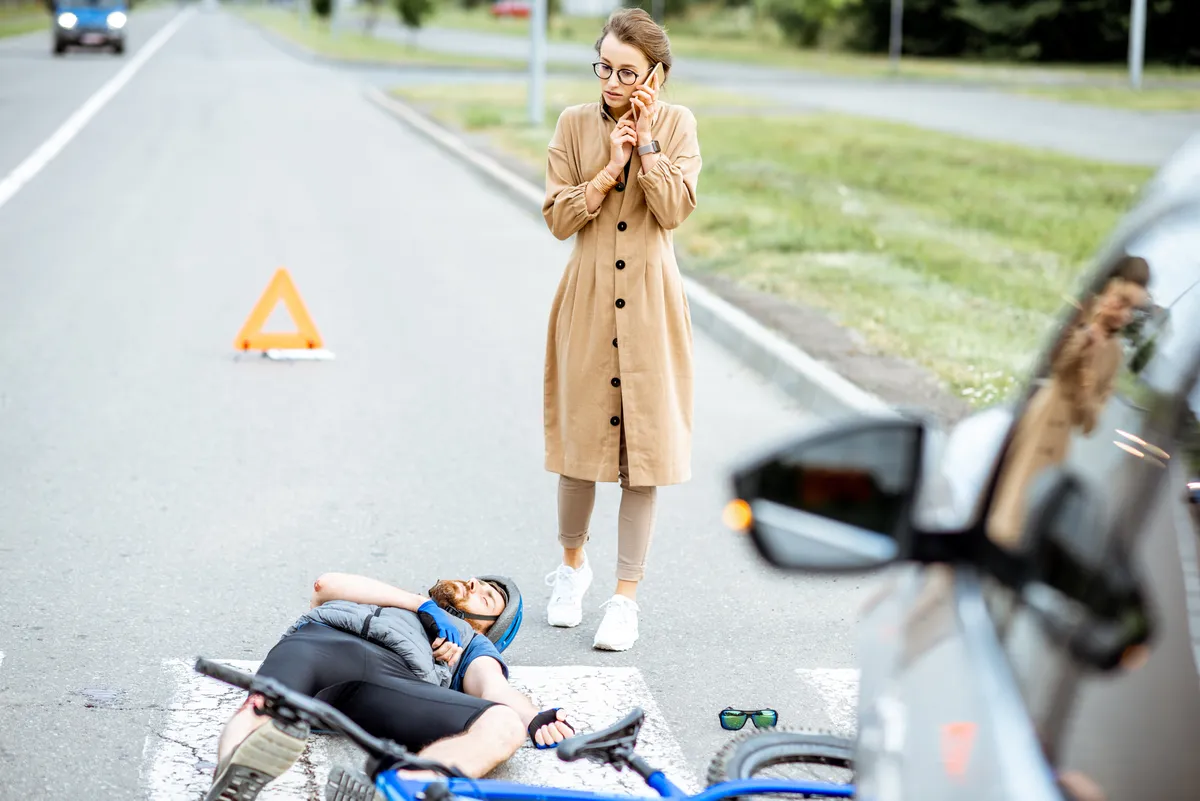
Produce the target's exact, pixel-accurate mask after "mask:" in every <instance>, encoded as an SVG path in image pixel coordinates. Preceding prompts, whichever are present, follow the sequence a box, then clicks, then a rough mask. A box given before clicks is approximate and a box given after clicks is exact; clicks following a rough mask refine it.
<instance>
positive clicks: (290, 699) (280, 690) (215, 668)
mask: <svg viewBox="0 0 1200 801" xmlns="http://www.w3.org/2000/svg"><path fill="white" fill-rule="evenodd" d="M195 670H196V672H197V673H200V674H203V675H205V676H210V677H212V678H214V679H217V680H219V681H223V682H225V683H226V684H231V685H233V686H234V687H238V688H241V689H243V690H245V691H246V692H249V693H254V694H258V695H262V696H263V698H265V699H266V703H265V704H264V705H263V708H262V709H261V710H257V711H258V713H259V714H261V715H267V716H269V717H272V718H275V719H277V720H283V721H285V722H289V723H291V722H296V721H303V722H305V723H308V724H309V725H310V726H311V725H313V724H316V725H318V726H323V727H325V728H328V729H331V730H333V731H335V732H338V733H340V734H343V735H345V736H346V737H347V738H349V739H350V740H351V741H352V742H353V743H354V744H355V745H357V746H358V747H359V748H361V749H362V750H363V751H365V752H367V754H368V755H369V756H371V757H373V758H374V759H376V760H379V761H380V762H384V763H386V764H387V767H388V768H398V769H401V770H431V771H436V772H437V773H441V774H443V775H445V776H456V777H460V778H463V777H464V776H465V774H463V773H462V772H461V771H459V770H457V769H456V768H452V767H449V766H447V765H443V764H442V763H440V762H433V761H430V760H427V759H421V758H419V757H416V756H414V755H413V754H412V752H410V751H409V750H408V749H407V748H405V747H404V746H402V745H400V744H399V743H397V742H393V741H392V740H385V739H380V738H378V737H375V736H374V735H372V734H370V733H369V732H367V731H366V730H365V729H363V728H362V727H361V726H359V725H358V724H357V723H355V722H354V721H352V720H350V718H348V717H346V716H345V715H344V714H342V713H341V712H339V711H338V710H336V709H334V708H333V707H331V706H330V705H329V704H327V703H325V702H323V701H319V700H317V699H316V698H313V697H311V696H308V695H304V694H303V693H298V692H296V691H294V690H289V689H288V688H287V687H284V686H283V685H282V684H280V683H279V682H278V681H276V680H275V679H271V678H267V677H264V676H256V675H254V674H252V673H246V672H245V671H242V670H238V669H237V668H233V667H230V666H228V665H222V664H221V663H220V662H214V661H212V660H211V659H205V658H204V657H197V658H196V665H195Z"/></svg>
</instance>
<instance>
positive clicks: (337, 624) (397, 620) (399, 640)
mask: <svg viewBox="0 0 1200 801" xmlns="http://www.w3.org/2000/svg"><path fill="white" fill-rule="evenodd" d="M313 620H315V621H317V622H319V623H324V624H325V625H327V626H331V627H333V628H335V629H339V630H341V631H344V632H347V633H349V634H354V635H356V636H359V637H362V638H363V639H365V640H369V641H370V642H373V643H375V644H377V645H381V646H383V647H384V648H386V649H387V650H389V651H391V652H392V653H394V654H395V655H396V656H398V657H400V659H401V660H403V661H404V664H405V665H407V666H408V668H409V669H410V670H411V671H412V672H413V673H414V674H415V675H416V676H417V678H419V679H421V680H422V681H427V682H429V683H430V684H437V685H439V686H442V687H449V686H450V681H451V679H452V678H453V671H452V670H451V669H450V668H449V666H447V665H445V664H443V663H441V662H435V661H434V659H433V649H432V648H430V647H429V638H428V637H426V636H425V629H424V628H422V627H421V620H420V618H418V617H417V614H416V612H409V611H408V610H406V609H396V608H395V607H390V606H373V605H369V604H356V603H351V602H350V601H328V602H326V603H323V604H321V605H320V606H318V607H317V608H316V609H310V610H309V611H307V612H305V613H304V615H303V616H302V617H300V619H299V620H297V621H296V622H295V623H293V624H292V625H291V626H290V627H289V628H288V630H287V632H286V633H285V634H284V635H283V636H284V637H287V636H288V635H290V634H294V633H295V632H296V630H297V629H299V628H300V627H301V626H302V625H304V624H305V623H307V622H309V621H313ZM451 620H452V621H453V622H454V625H455V626H457V627H458V630H459V634H460V636H461V639H462V643H463V647H464V648H466V647H467V644H468V643H469V642H470V640H471V638H472V637H473V636H475V631H474V630H473V629H472V628H471V626H470V624H469V623H467V622H466V621H465V620H459V619H458V618H456V617H452V618H451Z"/></svg>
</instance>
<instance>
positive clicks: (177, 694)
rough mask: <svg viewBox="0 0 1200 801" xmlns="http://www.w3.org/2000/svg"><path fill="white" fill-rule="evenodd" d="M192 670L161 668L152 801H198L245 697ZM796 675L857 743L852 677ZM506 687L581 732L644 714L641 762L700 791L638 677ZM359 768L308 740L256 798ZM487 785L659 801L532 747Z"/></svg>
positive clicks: (513, 677)
mask: <svg viewBox="0 0 1200 801" xmlns="http://www.w3.org/2000/svg"><path fill="white" fill-rule="evenodd" d="M217 661H220V662H223V663H224V664H227V665H230V666H232V667H236V668H238V669H240V670H244V671H247V672H251V673H252V672H254V671H256V670H257V669H258V666H259V664H260V662H258V661H252V660H236V659H235V660H217ZM193 664H194V663H193V662H192V661H191V660H182V659H172V660H166V661H164V662H163V669H164V670H165V671H166V672H167V673H168V674H169V676H170V678H171V680H172V684H173V686H174V687H175V691H174V694H173V696H172V698H171V700H170V702H169V703H168V705H167V707H166V719H165V721H162V728H161V730H160V731H159V732H158V733H152V734H150V735H149V736H147V738H146V743H145V748H144V754H143V760H144V761H143V765H144V767H143V771H142V783H143V786H144V787H145V789H146V797H147V798H148V799H150V800H151V801H176V800H177V799H178V801H196V799H197V798H200V797H202V796H203V794H204V792H205V791H206V790H207V789H208V786H209V785H210V783H211V782H212V773H213V769H214V768H215V760H216V754H217V739H218V738H219V736H220V733H221V728H222V727H223V726H224V725H225V722H226V721H227V720H228V719H229V717H230V716H231V715H232V714H233V713H234V711H236V709H237V708H238V706H240V704H241V702H242V700H243V698H244V693H243V692H242V691H241V690H239V689H237V688H235V687H230V686H229V685H227V684H224V683H223V682H220V681H217V680H216V679H212V678H209V677H207V676H202V675H200V674H198V673H196V672H195V671H194V670H193ZM795 675H797V676H798V677H799V679H800V681H801V683H802V684H803V686H804V687H805V688H806V691H807V692H808V693H809V694H810V695H811V696H813V698H812V701H813V703H814V705H816V706H818V707H820V708H822V710H823V712H824V717H825V719H826V721H827V723H826V724H825V725H824V727H825V728H831V729H833V730H834V731H835V732H837V733H838V734H842V735H844V736H847V737H853V736H854V734H855V730H856V725H855V717H856V715H855V713H856V706H857V695H858V681H859V672H858V670H855V669H853V668H798V669H796V670H795ZM509 680H510V682H511V683H512V685H513V686H514V687H515V688H517V689H518V690H520V691H522V692H524V693H525V694H526V695H528V696H529V697H530V699H531V700H532V702H533V705H534V706H535V707H537V708H538V709H545V708H548V707H552V706H560V707H562V708H563V709H565V710H566V711H567V712H568V714H569V715H570V718H571V721H572V723H573V724H575V726H576V727H577V729H578V730H579V731H580V732H587V731H595V730H597V729H600V728H604V727H605V726H610V725H612V724H613V723H615V722H617V720H619V719H620V718H621V717H622V716H624V715H625V714H626V713H627V712H628V711H629V710H631V709H633V708H634V707H641V708H642V709H643V710H644V711H645V713H646V720H645V723H644V724H643V726H642V730H641V734H640V735H639V737H638V753H639V754H641V755H642V756H643V757H644V758H645V759H646V761H647V762H649V763H650V764H651V765H654V766H656V767H659V768H662V769H663V770H664V772H665V773H666V774H667V776H669V777H670V778H671V780H672V781H674V782H675V783H676V784H677V785H679V786H680V787H681V788H682V789H683V790H684V791H686V792H689V793H695V792H698V791H699V789H700V788H701V785H700V783H699V781H698V777H697V775H696V774H695V773H694V772H693V771H692V770H691V769H689V767H688V763H687V759H686V758H685V756H684V754H683V751H682V749H681V748H680V746H679V742H678V741H677V740H676V738H675V735H674V733H673V732H672V731H671V729H670V727H669V726H668V725H667V723H666V721H665V719H664V717H663V714H662V712H661V710H660V708H659V706H658V704H657V703H656V701H655V699H654V696H653V694H652V693H651V691H650V688H649V686H648V685H647V683H646V680H645V678H644V677H643V676H642V673H641V671H640V670H638V669H637V668H636V667H592V666H585V665H563V666H554V667H539V666H533V667H530V666H511V667H510V676H509ZM787 717H788V716H787V715H786V714H781V721H780V722H781V724H788V725H803V724H802V723H800V722H799V721H793V720H787V719H786V718H787ZM362 763H363V754H362V752H361V751H359V750H358V748H357V747H356V746H354V745H353V744H351V743H350V742H349V741H347V740H345V739H344V738H340V737H334V736H332V735H314V736H313V737H311V738H310V739H309V743H308V747H307V748H306V749H305V752H304V754H303V755H302V756H301V758H300V760H299V761H298V762H297V763H296V765H294V766H293V767H292V769H291V770H289V771H288V772H287V773H286V774H284V775H283V776H281V777H280V778H279V779H276V780H275V781H273V782H272V783H271V784H269V785H268V786H267V789H266V790H265V791H263V792H262V793H261V794H260V795H259V798H260V799H262V801H293V800H294V799H305V801H321V800H322V799H323V798H324V787H325V780H326V778H327V777H328V775H329V770H330V769H331V768H332V767H333V766H334V765H344V766H347V767H351V768H356V769H357V768H360V767H361V766H362ZM489 778H495V779H503V780H508V781H516V782H522V783H525V784H534V785H542V786H555V787H562V788H568V789H580V790H591V791H595V792H603V793H612V794H617V795H620V794H627V795H636V796H645V797H656V796H657V794H656V793H655V792H654V791H653V790H651V789H650V788H649V787H647V786H646V784H645V782H644V781H643V780H642V779H641V778H640V777H639V776H637V775H636V774H634V773H632V772H631V771H621V772H618V771H616V770H614V769H613V768H611V767H608V766H606V765H597V764H595V763H592V762H588V761H580V762H563V761H562V760H560V759H558V757H557V755H556V754H555V752H554V751H552V750H537V749H534V748H533V747H532V746H530V745H529V744H528V742H527V743H526V745H525V746H524V747H523V748H521V749H520V750H519V751H518V752H517V753H516V754H514V755H513V756H512V757H511V758H510V759H509V760H508V761H507V762H506V763H505V764H503V765H501V766H500V767H499V768H497V769H496V770H495V771H494V772H493V773H492V774H491V776H489Z"/></svg>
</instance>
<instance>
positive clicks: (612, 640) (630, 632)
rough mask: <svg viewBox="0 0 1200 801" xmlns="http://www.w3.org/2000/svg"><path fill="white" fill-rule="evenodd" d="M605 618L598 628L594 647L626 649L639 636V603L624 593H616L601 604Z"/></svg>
mask: <svg viewBox="0 0 1200 801" xmlns="http://www.w3.org/2000/svg"><path fill="white" fill-rule="evenodd" d="M600 608H601V609H604V610H605V612H604V619H603V620H601V621H600V628H598V629H596V639H595V640H594V641H593V642H592V647H593V648H599V649H600V650H602V651H625V650H628V649H630V648H632V647H633V644H634V642H636V641H637V638H638V605H637V604H636V603H634V602H633V601H631V600H629V599H628V598H626V597H625V596H624V595H614V596H613V597H611V598H609V599H608V600H607V601H605V602H604V603H603V604H601V606H600Z"/></svg>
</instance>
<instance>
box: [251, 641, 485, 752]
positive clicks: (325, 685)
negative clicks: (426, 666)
mask: <svg viewBox="0 0 1200 801" xmlns="http://www.w3.org/2000/svg"><path fill="white" fill-rule="evenodd" d="M258 675H260V676H268V677H270V678H273V679H275V680H276V681H278V682H280V683H281V684H283V685H284V686H286V687H287V688H288V689H291V690H296V691H297V692H301V693H304V694H305V695H311V696H314V697H315V698H318V699H320V700H322V701H325V702H326V703H328V704H330V705H331V706H333V707H334V708H335V709H338V710H339V711H341V712H342V713H344V714H345V715H346V716H347V717H349V718H350V719H351V720H353V721H354V722H355V723H357V724H358V725H359V726H362V727H363V728H364V729H366V730H367V731H368V732H370V733H371V734H373V735H375V736H376V737H386V738H388V739H391V740H395V741H396V742H398V743H400V744H401V745H403V746H404V747H405V748H407V749H408V750H410V751H413V752H417V751H420V750H421V749H422V748H424V747H425V746H427V745H429V744H430V743H432V742H435V741H437V740H440V739H442V738H443V737H453V736H454V735H457V734H462V733H463V732H465V731H466V730H467V729H468V728H469V727H470V726H471V724H472V723H474V722H475V719H476V718H478V717H479V715H480V714H482V713H483V711H484V710H486V709H488V708H489V707H491V706H495V704H493V703H492V702H491V701H484V700H483V699H482V698H476V697H475V696H473V695H467V694H466V693H461V692H458V691H457V690H451V689H449V688H447V687H440V686H438V685H436V684H430V683H429V682H427V681H422V680H421V679H419V678H417V676H416V675H415V674H414V673H413V672H412V671H411V670H410V669H409V668H408V666H407V665H405V664H404V662H403V661H402V660H401V659H400V657H399V656H397V655H396V654H394V653H392V652H391V651H389V650H387V649H386V648H383V647H382V646H379V645H376V644H375V643H373V642H368V641H367V640H364V639H362V638H360V637H357V636H355V635H353V634H349V633H347V632H344V631H340V630H338V629H335V628H332V627H330V626H326V625H323V624H321V623H308V624H306V625H304V626H302V627H301V628H300V629H299V630H297V631H296V632H295V633H294V634H291V635H289V636H287V637H284V638H283V639H282V640H280V641H279V642H278V643H276V644H275V647H274V648H272V649H271V652H270V653H268V654H267V658H266V659H264V660H263V663H262V666H261V667H259V669H258Z"/></svg>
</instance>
